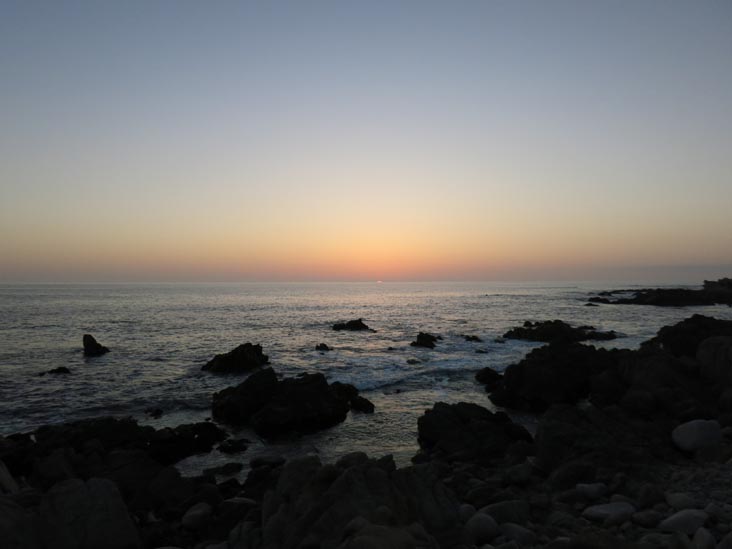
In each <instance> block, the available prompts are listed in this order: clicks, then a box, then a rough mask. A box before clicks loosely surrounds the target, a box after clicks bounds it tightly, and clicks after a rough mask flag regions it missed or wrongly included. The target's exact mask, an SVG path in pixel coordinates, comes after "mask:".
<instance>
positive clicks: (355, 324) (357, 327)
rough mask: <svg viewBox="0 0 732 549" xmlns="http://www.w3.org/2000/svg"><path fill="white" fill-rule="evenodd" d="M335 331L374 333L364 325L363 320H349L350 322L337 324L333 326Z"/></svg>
mask: <svg viewBox="0 0 732 549" xmlns="http://www.w3.org/2000/svg"><path fill="white" fill-rule="evenodd" d="M333 329H334V330H336V331H341V330H347V331H350V332H358V331H361V330H368V331H373V330H371V328H369V327H368V326H367V325H366V324H365V323H364V321H363V319H362V318H358V319H356V320H349V321H348V322H337V323H335V324H333Z"/></svg>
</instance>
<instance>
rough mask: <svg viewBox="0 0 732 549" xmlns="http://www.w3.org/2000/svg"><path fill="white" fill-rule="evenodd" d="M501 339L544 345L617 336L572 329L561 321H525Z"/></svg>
mask: <svg viewBox="0 0 732 549" xmlns="http://www.w3.org/2000/svg"><path fill="white" fill-rule="evenodd" d="M503 337H504V338H506V339H524V340H527V341H542V342H544V343H551V342H565V343H572V342H578V341H586V340H609V339H615V338H616V337H618V335H617V334H616V333H615V332H613V331H610V332H600V331H598V330H597V329H596V328H595V327H593V326H580V327H578V328H574V327H572V326H570V325H569V324H567V323H566V322H563V321H561V320H546V321H543V322H531V321H528V320H527V321H526V322H524V325H523V326H521V327H518V328H512V329H510V330H509V331H508V332H506V333H505V334H503Z"/></svg>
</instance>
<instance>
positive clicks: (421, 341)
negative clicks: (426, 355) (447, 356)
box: [410, 332, 442, 349]
mask: <svg viewBox="0 0 732 549" xmlns="http://www.w3.org/2000/svg"><path fill="white" fill-rule="evenodd" d="M439 339H442V338H441V337H440V336H435V335H432V334H428V333H425V332H419V334H417V339H416V340H415V341H412V342H411V343H410V345H411V346H412V347H426V348H427V349H434V348H435V343H437V341H438V340H439Z"/></svg>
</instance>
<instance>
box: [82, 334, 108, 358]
mask: <svg viewBox="0 0 732 549" xmlns="http://www.w3.org/2000/svg"><path fill="white" fill-rule="evenodd" d="M83 343H84V355H85V356H100V355H103V354H104V353H108V352H109V349H108V348H107V347H105V346H104V345H101V344H99V343H98V342H97V340H96V339H94V336H92V335H91V334H84V337H83Z"/></svg>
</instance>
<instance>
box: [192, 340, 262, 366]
mask: <svg viewBox="0 0 732 549" xmlns="http://www.w3.org/2000/svg"><path fill="white" fill-rule="evenodd" d="M265 364H269V357H268V356H267V355H265V354H264V353H262V346H261V345H252V344H251V343H244V344H243V345H239V346H238V347H237V348H236V349H232V350H231V351H229V352H228V353H223V354H220V355H216V356H214V357H213V358H212V359H211V360H209V361H208V362H207V363H206V364H205V365H204V366H203V367H202V368H201V370H206V371H210V372H215V373H221V374H235V373H241V372H248V371H250V370H254V369H255V368H259V367H260V366H264V365H265Z"/></svg>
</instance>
